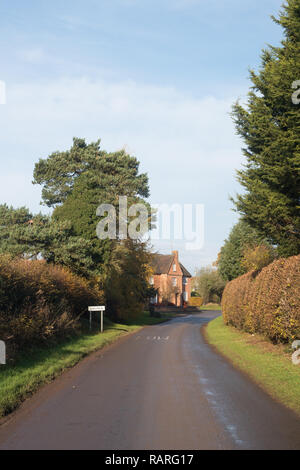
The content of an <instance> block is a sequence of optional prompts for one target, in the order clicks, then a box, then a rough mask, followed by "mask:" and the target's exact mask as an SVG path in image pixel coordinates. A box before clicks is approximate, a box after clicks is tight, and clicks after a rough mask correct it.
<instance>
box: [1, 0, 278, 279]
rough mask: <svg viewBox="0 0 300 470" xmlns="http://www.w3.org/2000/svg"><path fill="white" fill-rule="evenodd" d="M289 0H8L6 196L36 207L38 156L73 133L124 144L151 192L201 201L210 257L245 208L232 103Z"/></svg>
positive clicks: (111, 145)
mask: <svg viewBox="0 0 300 470" xmlns="http://www.w3.org/2000/svg"><path fill="white" fill-rule="evenodd" d="M281 3H282V2H281V0H260V1H258V0H243V1H241V0H209V1H207V0H85V1H78V0H77V1H76V0H75V1H74V0H72V1H70V0H64V1H63V2H62V1H57V0H52V1H51V2H50V1H49V0H47V1H45V0H36V1H33V0H27V1H26V2H24V0H22V1H21V0H14V1H8V0H1V2H0V49H1V68H0V80H3V81H5V82H6V89H7V103H6V105H1V106H0V138H1V154H0V155H1V157H0V158H1V164H2V165H1V168H2V172H1V175H0V202H1V203H4V202H7V203H8V204H12V205H14V206H21V205H26V206H27V207H29V208H30V209H31V210H32V211H34V212H36V211H39V210H40V209H42V210H45V209H43V208H41V206H39V201H40V189H39V188H38V187H35V186H33V185H32V184H31V180H32V171H33V167H34V163H35V162H36V161H37V160H38V159H39V158H41V157H46V156H47V155H48V154H49V153H51V152H52V151H55V150H65V149H67V148H69V147H70V145H71V143H72V137H73V136H78V137H85V138H86V139H87V140H96V139H97V138H101V141H102V147H103V148H104V149H107V150H117V149H119V148H122V147H124V146H125V148H126V149H127V150H128V151H129V152H131V153H132V154H134V155H135V156H136V157H137V158H138V159H139V160H140V162H141V170H142V171H147V172H148V174H149V178H150V189H151V202H153V203H169V204H172V203H181V204H184V203H193V204H197V203H198V204H200V203H202V204H204V205H205V245H204V248H203V249H202V250H201V251H199V252H186V251H185V250H184V247H183V245H182V244H181V243H177V242H176V241H174V242H164V243H160V244H159V243H158V244H156V248H157V249H159V250H161V251H163V252H169V251H170V250H171V249H176V248H178V249H179V250H180V251H181V258H182V259H183V262H184V263H185V264H186V265H187V267H188V268H189V269H190V270H191V271H193V270H194V269H195V268H196V267H200V266H203V265H206V264H209V263H211V262H212V261H213V260H214V259H216V256H217V253H218V251H219V249H220V247H221V245H222V242H223V240H224V238H226V236H227V235H228V233H229V231H230V228H231V227H232V225H233V224H234V222H235V221H236V219H237V216H236V214H234V213H233V212H232V210H231V203H230V201H229V195H234V194H235V192H236V191H238V190H239V186H238V184H237V183H236V181H235V175H234V170H235V169H236V168H239V167H240V166H241V164H242V162H243V158H242V156H241V151H240V148H241V146H242V142H241V141H240V140H239V139H238V137H237V136H236V135H235V130H234V127H233V125H232V122H231V119H230V116H229V112H230V109H231V105H232V103H233V102H234V101H235V100H236V99H237V98H241V99H242V100H244V99H245V96H246V94H247V91H248V88H249V81H248V69H249V67H253V68H256V67H257V66H258V65H259V57H260V51H261V49H262V48H263V47H265V46H266V44H268V43H269V44H272V45H276V44H278V43H279V42H280V40H281V39H282V37H281V34H282V32H281V29H280V28H279V27H278V26H277V25H276V24H274V23H273V22H272V20H271V19H270V15H271V14H275V15H276V14H277V12H278V11H279V9H280V6H281Z"/></svg>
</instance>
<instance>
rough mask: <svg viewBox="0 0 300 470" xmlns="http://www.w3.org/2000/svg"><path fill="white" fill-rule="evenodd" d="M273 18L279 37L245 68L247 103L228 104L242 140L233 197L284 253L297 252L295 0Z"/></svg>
mask: <svg viewBox="0 0 300 470" xmlns="http://www.w3.org/2000/svg"><path fill="white" fill-rule="evenodd" d="M273 19H274V21H275V22H276V23H278V24H279V25H281V26H282V27H283V30H284V40H283V41H282V43H281V46H280V47H272V46H269V47H268V48H267V49H266V50H263V52H262V64H261V68H260V70H259V72H258V73H255V72H254V71H253V70H251V71H250V78H251V81H252V84H253V85H252V87H251V91H250V92H249V95H248V105H247V107H246V108H244V107H243V106H241V105H240V104H239V103H236V104H235V106H234V108H233V119H234V121H235V124H236V129H237V133H238V135H240V136H241V137H242V138H243V140H244V142H245V144H246V146H245V148H244V149H243V153H244V155H245V157H246V164H245V166H244V169H242V170H240V171H238V181H239V182H240V183H241V185H242V186H243V187H244V189H245V191H244V192H243V193H242V194H240V195H238V196H237V197H236V199H235V201H234V202H235V205H236V209H237V211H239V212H240V213H241V214H242V216H243V218H244V219H245V220H246V221H247V222H248V223H249V224H250V225H251V226H252V227H254V228H256V229H257V230H259V231H260V232H261V233H262V234H264V235H266V236H267V237H268V238H269V239H270V240H271V241H272V243H273V244H275V245H277V246H278V251H279V253H280V254H281V255H283V256H289V255H293V254H298V253H299V252H300V193H299V190H300V105H297V104H296V103H297V100H295V99H294V100H292V94H293V93H295V89H293V88H292V86H293V84H294V87H295V86H297V84H295V82H296V81H297V80H300V2H299V0H288V1H287V2H286V3H285V4H284V5H283V9H282V11H281V12H280V15H279V18H278V19H276V18H273ZM298 88H300V87H298Z"/></svg>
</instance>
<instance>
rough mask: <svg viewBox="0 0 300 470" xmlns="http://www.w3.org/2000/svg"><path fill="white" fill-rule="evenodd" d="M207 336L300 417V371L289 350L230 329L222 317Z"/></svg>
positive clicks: (208, 326) (269, 392)
mask: <svg viewBox="0 0 300 470" xmlns="http://www.w3.org/2000/svg"><path fill="white" fill-rule="evenodd" d="M205 336H206V338H207V340H208V342H209V343H210V344H212V345H213V346H215V347H216V348H217V349H218V350H219V351H220V352H221V353H222V354H223V355H224V356H225V357H227V358H228V359H230V361H231V362H232V363H233V364H234V365H235V366H237V367H238V368H239V369H240V370H242V371H243V372H246V373H247V374H248V375H249V376H250V377H251V378H252V379H253V380H254V381H255V382H256V383H257V384H259V385H260V386H261V387H262V388H263V389H264V390H265V391H266V392H267V393H268V394H269V395H271V396H272V397H273V398H274V399H275V400H277V401H279V402H281V403H282V404H283V405H285V406H287V407H288V408H290V409H291V410H293V411H294V412H296V413H297V414H298V415H300V367H299V366H295V365H294V364H293V363H292V361H291V354H292V353H291V352H290V351H289V349H288V347H287V346H284V345H273V344H272V343H270V342H269V341H267V340H266V339H265V338H263V337H261V336H259V335H254V336H252V335H250V334H248V333H245V332H242V331H240V330H237V329H236V328H234V327H231V326H226V325H225V324H224V322H223V318H222V317H218V318H216V319H215V320H213V321H211V322H210V323H208V325H207V327H206V329H205Z"/></svg>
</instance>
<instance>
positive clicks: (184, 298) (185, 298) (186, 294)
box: [183, 292, 189, 302]
mask: <svg viewBox="0 0 300 470" xmlns="http://www.w3.org/2000/svg"><path fill="white" fill-rule="evenodd" d="M183 300H184V301H185V302H187V301H188V300H189V296H188V293H187V292H184V293H183Z"/></svg>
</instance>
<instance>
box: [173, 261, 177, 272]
mask: <svg viewBox="0 0 300 470" xmlns="http://www.w3.org/2000/svg"><path fill="white" fill-rule="evenodd" d="M176 271H177V267H176V263H174V264H173V273H176Z"/></svg>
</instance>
